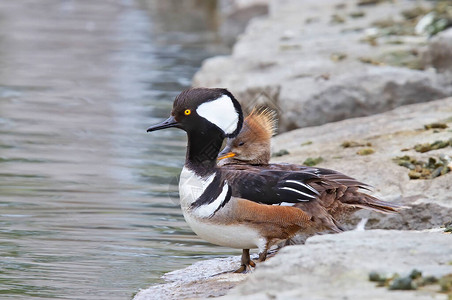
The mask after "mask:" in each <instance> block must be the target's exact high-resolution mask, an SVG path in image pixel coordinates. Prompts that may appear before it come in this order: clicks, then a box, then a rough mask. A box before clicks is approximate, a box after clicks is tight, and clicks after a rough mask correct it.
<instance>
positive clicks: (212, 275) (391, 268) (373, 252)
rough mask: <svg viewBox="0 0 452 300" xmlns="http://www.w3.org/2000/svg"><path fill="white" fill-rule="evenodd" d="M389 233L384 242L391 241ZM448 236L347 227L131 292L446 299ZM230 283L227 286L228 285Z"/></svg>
mask: <svg viewBox="0 0 452 300" xmlns="http://www.w3.org/2000/svg"><path fill="white" fill-rule="evenodd" d="M389 241H390V242H389ZM450 253H452V236H451V235H450V234H446V233H444V232H443V230H436V231H435V230H431V231H423V232H421V231H395V230H370V231H349V232H345V233H342V234H334V235H319V236H315V237H312V238H309V239H308V240H307V241H306V244H305V245H298V246H288V247H285V248H283V249H281V250H280V252H279V253H278V254H277V255H275V256H274V257H271V258H269V259H268V260H267V261H266V262H264V263H261V264H259V265H258V266H257V268H256V269H255V271H254V272H253V273H251V274H247V275H243V274H232V273H225V274H220V275H216V274H218V273H220V272H224V271H230V270H231V269H233V268H234V267H237V265H238V264H239V258H238V257H237V258H229V259H215V260H209V261H202V262H199V263H196V264H194V265H192V266H190V267H188V268H186V269H183V270H178V271H175V272H171V273H168V274H167V275H165V280H166V281H168V282H167V283H165V284H162V285H157V286H154V287H151V288H149V289H147V290H142V291H140V292H139V293H138V294H137V295H136V296H135V298H134V300H151V299H163V300H165V299H187V298H189V299H195V298H196V299H197V298H208V297H209V298H210V297H216V296H221V295H224V294H225V293H228V294H227V295H226V296H224V297H221V298H220V299H253V300H254V299H406V300H408V299H437V300H440V299H444V300H447V299H450V298H448V297H452V288H451V286H452V257H451V255H450ZM231 289H232V290H231Z"/></svg>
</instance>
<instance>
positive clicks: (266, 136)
mask: <svg viewBox="0 0 452 300" xmlns="http://www.w3.org/2000/svg"><path fill="white" fill-rule="evenodd" d="M277 122H278V120H277V117H276V112H275V111H274V110H271V109H268V108H265V107H260V108H254V109H253V110H252V111H251V113H250V114H249V115H248V116H247V117H246V118H245V120H244V122H243V126H242V130H241V131H240V133H239V134H238V135H237V136H236V137H235V138H229V139H227V142H226V146H225V147H224V149H223V150H222V151H221V152H220V154H219V156H218V160H219V162H218V164H219V165H227V164H249V165H267V164H268V162H269V161H270V156H271V137H272V136H274V135H275V134H276V130H277Z"/></svg>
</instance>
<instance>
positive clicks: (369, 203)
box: [339, 188, 407, 213]
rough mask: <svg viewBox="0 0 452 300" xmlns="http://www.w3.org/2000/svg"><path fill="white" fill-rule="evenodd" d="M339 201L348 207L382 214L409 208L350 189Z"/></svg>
mask: <svg viewBox="0 0 452 300" xmlns="http://www.w3.org/2000/svg"><path fill="white" fill-rule="evenodd" d="M339 200H340V201H341V202H342V203H343V204H346V205H351V206H354V207H359V208H363V209H370V210H373V211H377V212H381V213H396V212H398V211H399V210H401V209H404V208H407V207H406V206H402V205H399V204H395V203H390V202H386V201H382V200H380V199H377V198H375V197H373V196H370V195H368V194H364V193H361V192H359V191H357V189H355V188H348V189H347V191H346V192H345V193H344V195H343V196H342V197H340V199H339Z"/></svg>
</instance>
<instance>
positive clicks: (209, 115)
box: [147, 88, 394, 272]
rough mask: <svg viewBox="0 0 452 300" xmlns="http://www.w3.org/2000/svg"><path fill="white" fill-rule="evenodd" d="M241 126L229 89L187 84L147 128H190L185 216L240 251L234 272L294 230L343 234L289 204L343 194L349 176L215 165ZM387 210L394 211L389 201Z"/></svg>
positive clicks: (321, 216) (316, 214) (321, 215)
mask: <svg viewBox="0 0 452 300" xmlns="http://www.w3.org/2000/svg"><path fill="white" fill-rule="evenodd" d="M242 125H243V114H242V110H241V107H240V104H239V102H238V101H237V100H236V99H235V97H234V96H233V95H232V94H231V93H230V92H229V91H228V90H226V89H218V88H217V89H209V88H192V89H188V90H185V91H183V92H182V93H181V94H179V95H178V96H177V97H176V99H175V101H174V104H173V109H172V112H171V116H170V117H169V118H168V119H167V120H165V121H163V122H161V123H160V124H157V125H154V126H151V127H149V128H148V129H147V131H148V132H150V131H155V130H160V129H165V128H171V127H176V128H180V129H182V130H184V131H185V132H186V133H187V136H188V145H187V155H186V159H185V165H184V167H183V169H182V173H181V177H180V182H179V193H180V199H181V208H182V212H183V215H184V218H185V220H186V221H187V223H188V224H189V226H190V227H191V228H192V230H193V231H194V232H195V233H196V234H197V235H198V236H200V237H201V238H203V239H205V240H207V241H209V242H211V243H213V244H217V245H221V246H227V247H232V248H239V249H243V253H242V260H241V264H242V265H241V267H240V268H239V269H238V270H237V271H236V272H242V271H247V270H249V267H250V266H255V264H254V262H253V261H251V259H250V256H249V249H252V248H258V249H259V259H258V261H263V260H265V258H266V255H267V251H268V249H269V248H270V247H271V246H272V245H274V244H276V243H278V242H280V241H283V240H287V239H289V238H291V237H292V236H293V235H295V234H296V233H298V232H304V233H306V234H312V233H315V232H317V231H318V230H319V228H324V229H331V230H334V231H340V229H339V228H338V227H337V224H336V223H335V220H334V219H333V218H332V217H331V216H330V215H329V214H326V213H325V212H323V211H321V207H320V208H319V209H320V211H316V210H315V209H313V210H312V213H307V212H305V211H303V210H302V209H300V208H297V207H294V206H293V205H295V204H298V203H303V202H305V203H316V199H318V197H319V196H320V195H322V194H323V193H328V192H331V193H332V194H333V193H342V194H343V193H344V191H343V189H344V184H343V183H345V182H347V181H348V180H351V179H349V177H347V176H345V175H344V176H342V174H340V173H337V172H335V171H331V170H327V169H322V170H323V173H324V174H323V173H322V172H321V171H320V172H319V171H318V170H320V169H316V168H312V169H306V170H304V169H302V170H298V169H295V170H293V169H292V168H290V167H289V168H286V167H285V166H284V165H281V166H282V167H281V166H278V165H276V164H273V165H256V166H252V165H238V164H231V165H225V166H221V167H220V166H217V156H218V154H219V152H220V149H221V146H222V144H223V140H224V139H225V138H226V137H228V138H234V137H236V136H237V135H238V134H239V132H240V130H241V128H242ZM342 179H343V180H342ZM341 180H342V181H341ZM365 187H366V185H364V184H360V185H358V186H357V188H365ZM357 188H356V189H357ZM357 193H359V192H357ZM362 195H363V194H359V196H362ZM366 196H368V195H366ZM336 197H337V196H336ZM369 197H370V196H369ZM387 210H389V211H393V210H394V208H392V207H391V206H388V207H387Z"/></svg>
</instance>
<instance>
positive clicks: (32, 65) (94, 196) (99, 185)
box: [0, 0, 237, 299]
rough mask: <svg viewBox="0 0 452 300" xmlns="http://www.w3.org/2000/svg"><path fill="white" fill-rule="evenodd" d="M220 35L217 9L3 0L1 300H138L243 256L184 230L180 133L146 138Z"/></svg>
mask: <svg viewBox="0 0 452 300" xmlns="http://www.w3.org/2000/svg"><path fill="white" fill-rule="evenodd" d="M216 24H217V20H216V13H215V2H213V1H198V0H192V1H190V0H184V1H183V2H182V1H152V0H146V1H145V0H143V1H133V0H129V1H127V0H122V1H121V0H117V1H113V0H109V1H76V0H61V1H59V0H40V1H38V0H35V1H32V0H15V1H0V298H1V299H9V298H14V299H26V298H35V299H36V298H44V299H130V298H131V297H132V296H133V294H134V293H135V292H136V291H138V289H140V288H146V287H147V286H149V285H151V284H152V283H155V282H158V281H159V277H160V276H161V275H162V274H163V273H164V272H167V271H170V270H174V269H178V268H181V267H184V266H187V265H189V264H191V263H193V262H195V261H197V260H200V259H204V258H211V257H220V256H224V255H228V254H231V253H237V252H233V251H232V250H231V249H227V248H221V247H216V246H213V245H210V244H208V243H206V242H203V241H202V240H200V239H199V238H197V237H196V236H195V235H194V234H193V233H192V232H191V230H190V229H189V228H188V226H187V225H186V223H185V222H184V220H183V217H182V215H181V211H180V209H179V206H178V200H177V187H176V176H177V175H178V173H179V172H180V169H181V166H182V164H183V160H184V155H185V141H186V138H185V135H184V134H183V132H179V131H177V130H167V131H164V132H156V133H153V134H152V135H151V134H147V133H146V132H145V130H146V128H147V127H148V126H149V125H151V124H154V123H156V122H158V121H159V120H161V119H163V118H165V117H167V115H168V113H169V111H170V109H171V105H172V100H173V99H174V97H175V96H176V95H177V94H178V93H179V92H180V91H181V90H182V89H184V88H186V87H188V86H189V84H190V80H191V77H192V76H193V74H194V72H195V71H196V70H197V69H198V68H199V66H200V64H201V62H202V60H203V59H205V58H206V57H209V56H213V55H216V54H218V53H223V52H224V51H225V49H224V47H223V46H222V45H221V43H220V42H219V39H218V37H217V34H216V28H215V26H216Z"/></svg>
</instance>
